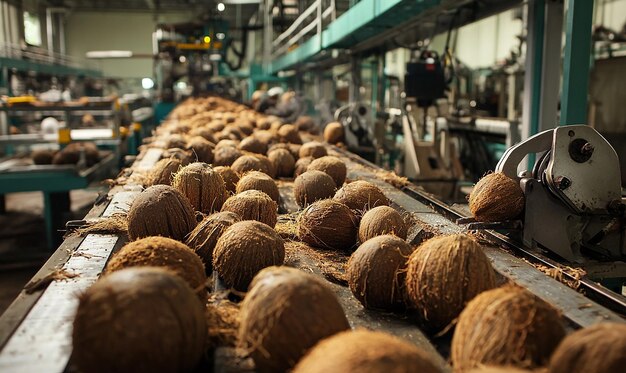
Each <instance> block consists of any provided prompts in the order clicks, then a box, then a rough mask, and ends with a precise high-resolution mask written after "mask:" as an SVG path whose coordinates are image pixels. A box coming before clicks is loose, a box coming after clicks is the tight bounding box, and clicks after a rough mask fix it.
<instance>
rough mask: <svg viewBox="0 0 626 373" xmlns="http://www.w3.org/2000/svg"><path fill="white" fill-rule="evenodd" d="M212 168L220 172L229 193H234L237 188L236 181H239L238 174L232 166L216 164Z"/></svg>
mask: <svg viewBox="0 0 626 373" xmlns="http://www.w3.org/2000/svg"><path fill="white" fill-rule="evenodd" d="M213 170H214V171H215V172H217V173H218V174H220V176H221V177H222V179H223V180H224V185H225V186H226V190H227V191H228V192H229V193H232V194H234V193H235V190H236V189H237V183H238V182H239V175H237V173H236V172H235V171H233V169H232V168H230V167H228V166H217V167H214V168H213Z"/></svg>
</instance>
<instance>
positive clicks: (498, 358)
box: [416, 251, 565, 371]
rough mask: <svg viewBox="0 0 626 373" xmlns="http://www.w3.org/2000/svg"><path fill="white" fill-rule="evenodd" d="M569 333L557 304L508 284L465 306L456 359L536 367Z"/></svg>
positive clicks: (464, 364) (461, 365)
mask: <svg viewBox="0 0 626 373" xmlns="http://www.w3.org/2000/svg"><path fill="white" fill-rule="evenodd" d="M416 252H417V251H416ZM564 336H565V329H564V328H563V323H562V320H561V317H560V314H559V312H558V311H557V310H556V309H554V308H553V307H552V306H550V305H549V304H548V303H546V302H545V301H543V300H541V299H539V298H538V297H536V296H535V295H533V294H531V293H530V292H528V291H527V290H525V289H523V288H521V287H518V286H515V285H505V286H503V287H500V288H497V289H493V290H489V291H485V292H483V293H481V294H479V295H478V296H477V297H476V298H474V299H473V300H472V301H471V302H469V303H468V304H467V307H465V309H464V310H463V312H461V315H460V316H459V321H458V324H457V325H456V330H455V332H454V336H453V337H452V344H451V346H450V349H451V360H452V364H453V366H454V368H455V370H460V371H463V370H468V369H471V368H474V367H476V366H478V365H504V366H507V365H509V366H515V367H519V368H524V369H535V368H539V367H543V366H545V365H546V364H547V363H548V360H549V359H550V356H551V355H552V352H553V351H554V350H555V349H556V347H557V346H558V344H559V342H560V341H561V340H562V339H563V337H564Z"/></svg>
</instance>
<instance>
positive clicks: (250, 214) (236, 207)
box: [222, 190, 278, 228]
mask: <svg viewBox="0 0 626 373" xmlns="http://www.w3.org/2000/svg"><path fill="white" fill-rule="evenodd" d="M222 211H230V212H234V213H235V214H238V215H239V216H241V220H256V221H260V222H261V223H265V224H267V225H269V226H270V227H272V228H273V227H274V226H275V225H276V221H277V220H278V215H277V211H278V205H277V204H276V202H275V201H274V200H273V199H272V198H271V197H270V196H268V195H267V194H265V193H263V192H260V191H258V190H246V191H244V192H241V193H239V194H235V195H234V196H232V197H230V198H228V199H227V200H226V202H224V206H222Z"/></svg>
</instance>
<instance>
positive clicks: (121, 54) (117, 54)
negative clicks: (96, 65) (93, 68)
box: [85, 51, 133, 58]
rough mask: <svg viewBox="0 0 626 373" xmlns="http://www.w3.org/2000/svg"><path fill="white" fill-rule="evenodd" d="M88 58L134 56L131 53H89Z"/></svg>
mask: <svg viewBox="0 0 626 373" xmlns="http://www.w3.org/2000/svg"><path fill="white" fill-rule="evenodd" d="M85 56H86V57H87V58H129V57H132V56H133V52H131V51H89V52H87V53H86V54H85Z"/></svg>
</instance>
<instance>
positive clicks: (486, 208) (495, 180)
mask: <svg viewBox="0 0 626 373" xmlns="http://www.w3.org/2000/svg"><path fill="white" fill-rule="evenodd" d="M525 203H526V202H525V198H524V192H523V191H522V188H520V186H519V185H518V184H517V182H515V181H514V180H513V179H511V178H509V177H508V176H506V175H504V174H503V173H501V172H496V173H492V174H489V175H487V176H485V177H483V178H482V179H480V181H478V183H476V185H475V186H474V189H473V190H472V193H471V194H470V196H469V208H470V212H471V213H472V215H474V218H475V219H476V220H479V221H487V222H497V221H504V220H510V219H515V218H516V217H518V216H519V215H520V214H521V213H522V211H523V210H524V205H525Z"/></svg>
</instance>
